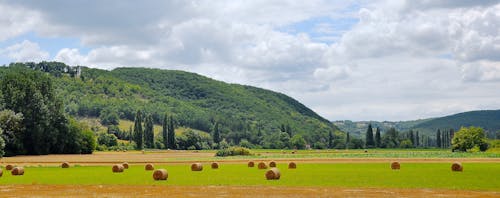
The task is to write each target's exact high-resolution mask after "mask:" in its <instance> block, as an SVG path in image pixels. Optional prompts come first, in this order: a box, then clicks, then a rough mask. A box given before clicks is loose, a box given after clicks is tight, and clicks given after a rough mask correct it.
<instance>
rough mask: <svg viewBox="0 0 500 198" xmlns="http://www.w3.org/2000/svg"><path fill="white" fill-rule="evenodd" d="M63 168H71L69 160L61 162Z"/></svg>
mask: <svg viewBox="0 0 500 198" xmlns="http://www.w3.org/2000/svg"><path fill="white" fill-rule="evenodd" d="M61 168H69V163H68V162H63V163H62V164H61Z"/></svg>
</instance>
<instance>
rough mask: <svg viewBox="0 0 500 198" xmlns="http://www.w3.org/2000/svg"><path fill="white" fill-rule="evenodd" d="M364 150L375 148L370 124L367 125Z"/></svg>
mask: <svg viewBox="0 0 500 198" xmlns="http://www.w3.org/2000/svg"><path fill="white" fill-rule="evenodd" d="M365 141H366V148H373V147H374V146H375V141H374V140H373V128H372V125H371V124H368V128H367V129H366V138H365Z"/></svg>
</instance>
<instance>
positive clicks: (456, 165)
mask: <svg viewBox="0 0 500 198" xmlns="http://www.w3.org/2000/svg"><path fill="white" fill-rule="evenodd" d="M463 170H464V167H463V166H462V164H461V163H460V162H455V163H453V164H452V165H451V171H460V172H462V171H463Z"/></svg>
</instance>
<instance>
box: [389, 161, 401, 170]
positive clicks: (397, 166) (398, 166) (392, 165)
mask: <svg viewBox="0 0 500 198" xmlns="http://www.w3.org/2000/svg"><path fill="white" fill-rule="evenodd" d="M400 168H401V164H399V162H392V163H391V169H392V170H399V169H400Z"/></svg>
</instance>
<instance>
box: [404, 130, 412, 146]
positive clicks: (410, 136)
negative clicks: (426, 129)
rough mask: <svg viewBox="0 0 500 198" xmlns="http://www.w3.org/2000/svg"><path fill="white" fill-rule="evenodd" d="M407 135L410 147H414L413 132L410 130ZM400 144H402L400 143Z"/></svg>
mask: <svg viewBox="0 0 500 198" xmlns="http://www.w3.org/2000/svg"><path fill="white" fill-rule="evenodd" d="M408 135H409V137H408V139H409V140H410V142H411V145H412V147H413V145H415V136H414V134H413V130H410V132H409V134H408ZM401 143H402V142H401Z"/></svg>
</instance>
